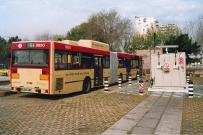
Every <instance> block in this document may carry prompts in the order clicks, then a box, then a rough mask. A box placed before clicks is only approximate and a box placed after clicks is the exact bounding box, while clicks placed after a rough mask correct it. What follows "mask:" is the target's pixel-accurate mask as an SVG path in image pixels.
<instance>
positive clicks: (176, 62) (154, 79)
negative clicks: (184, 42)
mask: <svg viewBox="0 0 203 135" xmlns="http://www.w3.org/2000/svg"><path fill="white" fill-rule="evenodd" d="M177 47H178V46H175V45H167V46H158V48H161V49H162V51H163V50H164V49H165V53H162V54H160V53H157V54H156V53H154V54H152V55H151V84H152V85H151V87H150V88H149V89H148V91H165V92H187V87H186V59H185V58H186V57H185V52H177V51H175V52H173V53H170V52H168V50H169V49H170V48H174V50H175V49H176V48H177Z"/></svg>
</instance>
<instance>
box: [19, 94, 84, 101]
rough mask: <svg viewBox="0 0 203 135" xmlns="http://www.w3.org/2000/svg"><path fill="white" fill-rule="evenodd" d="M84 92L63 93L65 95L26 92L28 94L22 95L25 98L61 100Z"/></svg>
mask: <svg viewBox="0 0 203 135" xmlns="http://www.w3.org/2000/svg"><path fill="white" fill-rule="evenodd" d="M83 94H84V93H83V92H74V93H70V94H63V95H44V94H35V93H32V94H30V93H29V94H26V95H21V96H20V97H23V98H38V99H47V100H60V99H63V98H71V97H76V96H79V95H83Z"/></svg>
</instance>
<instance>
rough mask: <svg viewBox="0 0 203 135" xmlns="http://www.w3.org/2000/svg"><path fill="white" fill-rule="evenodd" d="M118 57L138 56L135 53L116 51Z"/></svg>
mask: <svg viewBox="0 0 203 135" xmlns="http://www.w3.org/2000/svg"><path fill="white" fill-rule="evenodd" d="M117 55H118V57H121V58H134V57H138V56H137V55H136V54H130V53H124V52H117Z"/></svg>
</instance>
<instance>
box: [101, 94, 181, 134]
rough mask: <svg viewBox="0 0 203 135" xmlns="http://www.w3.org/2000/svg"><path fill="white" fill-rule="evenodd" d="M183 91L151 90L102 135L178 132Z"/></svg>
mask: <svg viewBox="0 0 203 135" xmlns="http://www.w3.org/2000/svg"><path fill="white" fill-rule="evenodd" d="M182 101H183V93H166V92H153V93H152V94H151V95H150V96H149V97H148V98H147V99H146V100H144V101H143V102H142V103H140V104H139V105H137V106H136V107H135V108H134V109H132V110H131V111H130V112H129V113H127V114H126V115H125V116H124V117H122V118H121V119H120V120H119V121H118V122H116V123H115V124H114V125H113V126H111V127H110V128H109V129H108V130H106V131H105V132H104V133H103V134H102V135H127V134H138V135H139V134H155V135H162V134H165V135H166V134H180V130H181V121H182Z"/></svg>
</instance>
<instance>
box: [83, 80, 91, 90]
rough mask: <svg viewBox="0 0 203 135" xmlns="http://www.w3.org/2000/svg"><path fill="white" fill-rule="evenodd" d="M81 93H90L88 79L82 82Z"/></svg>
mask: <svg viewBox="0 0 203 135" xmlns="http://www.w3.org/2000/svg"><path fill="white" fill-rule="evenodd" d="M82 88H83V89H82V91H83V93H88V92H90V89H91V81H90V78H85V80H84V81H83V87H82Z"/></svg>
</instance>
